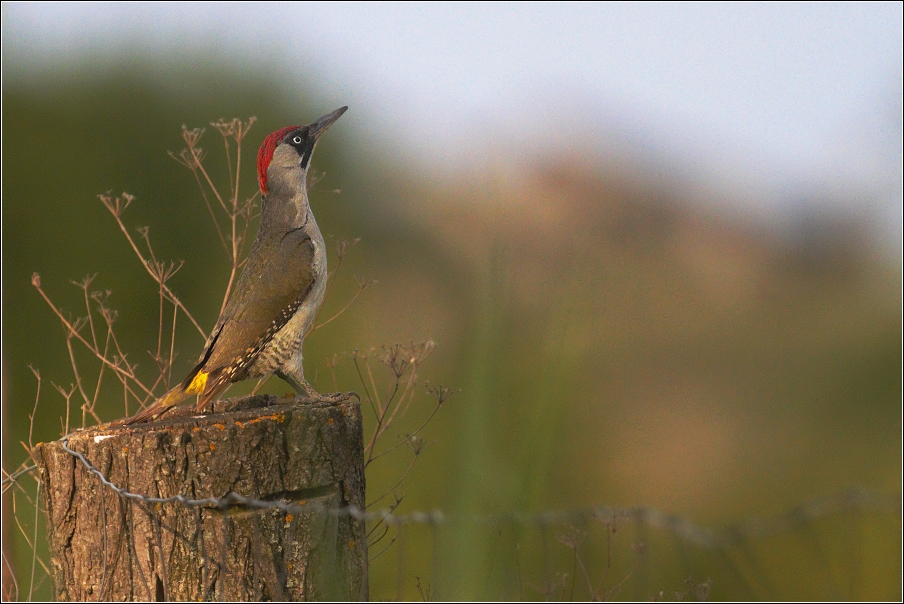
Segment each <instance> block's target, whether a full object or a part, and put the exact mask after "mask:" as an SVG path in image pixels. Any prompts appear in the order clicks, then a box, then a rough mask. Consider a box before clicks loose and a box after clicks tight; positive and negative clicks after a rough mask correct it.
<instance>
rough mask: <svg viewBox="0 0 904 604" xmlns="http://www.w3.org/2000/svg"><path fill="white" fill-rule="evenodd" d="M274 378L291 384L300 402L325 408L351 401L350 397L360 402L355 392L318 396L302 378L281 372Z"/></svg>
mask: <svg viewBox="0 0 904 604" xmlns="http://www.w3.org/2000/svg"><path fill="white" fill-rule="evenodd" d="M276 376H277V377H279V378H281V379H283V380H285V381H286V382H288V383H289V384H291V385H292V387H293V388H295V391H296V392H298V394H299V397H300V398H301V399H302V400H304V401H305V402H311V403H314V404H315V405H317V406H324V407H327V406H330V405H338V404H340V403H345V402H347V401H349V400H351V399H352V397H354V398H355V399H356V400H357V401H358V402H361V397H360V396H358V393H357V392H331V393H329V394H320V393H319V392H317V391H316V390H314V387H313V386H311V385H310V384H309V383H308V381H307V380H306V379H304V378H303V377H302V378H301V379H298V378H296V377H295V376H293V375H290V374H288V373H285V372H282V371H277V372H276Z"/></svg>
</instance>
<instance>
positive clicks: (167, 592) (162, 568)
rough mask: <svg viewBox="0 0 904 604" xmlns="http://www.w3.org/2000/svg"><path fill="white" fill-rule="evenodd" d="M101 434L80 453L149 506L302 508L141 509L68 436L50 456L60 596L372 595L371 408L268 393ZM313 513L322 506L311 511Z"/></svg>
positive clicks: (40, 457) (84, 441) (41, 449)
mask: <svg viewBox="0 0 904 604" xmlns="http://www.w3.org/2000/svg"><path fill="white" fill-rule="evenodd" d="M214 405H215V407H216V408H215V409H214V411H215V413H213V414H211V415H205V416H200V417H198V416H196V414H195V413H194V410H193V409H178V410H175V411H174V412H172V415H173V416H172V417H170V416H165V419H163V420H161V421H157V422H153V423H150V424H139V425H134V426H116V427H112V428H110V427H107V428H106V429H105V428H104V427H103V426H102V427H99V428H92V429H87V430H82V431H79V432H77V433H75V434H73V435H70V436H69V438H68V446H69V448H70V449H72V450H74V451H78V452H80V453H82V454H83V455H84V456H85V457H86V458H87V460H88V461H89V462H90V463H91V464H92V465H93V466H94V467H95V468H97V469H98V470H99V471H100V472H101V473H103V475H104V476H105V477H106V478H107V479H108V480H110V481H111V482H113V483H114V484H115V485H116V486H117V487H119V488H120V489H122V490H124V491H128V492H131V493H140V494H142V495H144V496H147V497H156V498H167V497H171V496H174V495H182V496H183V497H185V498H188V499H205V498H208V497H214V498H218V499H221V498H225V497H226V496H227V495H229V494H230V493H235V494H238V495H241V496H244V497H247V498H250V499H255V500H260V501H265V502H285V503H290V504H294V505H297V506H301V507H300V508H299V509H298V510H292V511H283V510H280V509H275V508H269V509H255V507H253V506H249V505H240V504H236V503H232V504H229V505H221V506H220V507H213V506H209V505H208V506H191V505H186V504H184V503H182V502H171V503H156V504H154V503H148V502H144V501H133V500H130V499H127V498H125V497H123V496H121V495H120V494H118V493H116V492H115V491H114V490H113V489H111V488H109V487H107V486H104V485H102V484H101V481H100V479H99V478H98V477H97V476H96V475H95V474H93V473H90V472H89V471H88V470H87V469H86V468H85V466H84V465H83V463H82V462H81V461H80V460H78V459H77V458H76V457H74V456H73V455H71V454H70V453H68V452H67V451H65V450H64V449H63V443H62V441H56V442H52V443H45V444H41V445H39V446H38V447H36V450H35V460H36V462H37V464H38V467H39V472H40V479H41V485H42V492H41V502H42V504H43V508H44V512H45V514H46V517H47V530H48V536H49V541H50V548H51V556H52V573H53V578H54V582H55V584H56V596H57V599H59V600H76V601H84V600H145V601H147V600H155V601H161V600H195V601H200V600H237V601H250V600H254V601H260V600H289V601H298V600H323V599H331V600H332V599H339V600H365V599H367V597H368V586H367V545H366V539H365V527H364V521H363V520H360V519H357V518H355V517H354V515H351V514H349V513H348V510H347V508H349V506H354V508H355V509H357V510H363V509H364V486H365V483H364V458H363V435H362V424H361V410H360V405H359V404H358V403H357V402H355V401H349V402H346V403H342V404H337V405H331V406H317V405H311V404H305V403H303V402H300V401H298V400H296V399H278V398H277V397H275V396H270V395H259V396H249V397H242V398H238V399H232V400H226V401H217V402H216V403H215V404H214ZM308 510H310V511H308Z"/></svg>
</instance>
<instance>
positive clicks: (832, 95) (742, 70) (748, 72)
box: [2, 2, 904, 247]
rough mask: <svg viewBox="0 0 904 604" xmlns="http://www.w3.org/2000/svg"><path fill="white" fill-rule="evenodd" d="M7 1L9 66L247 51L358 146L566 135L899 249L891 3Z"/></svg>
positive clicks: (456, 148)
mask: <svg viewBox="0 0 904 604" xmlns="http://www.w3.org/2000/svg"><path fill="white" fill-rule="evenodd" d="M2 14H3V57H4V64H5V66H9V65H22V64H23V63H26V62H34V63H37V64H39V65H43V66H44V67H45V68H49V69H60V70H62V71H65V69H66V68H67V66H71V65H73V64H74V63H76V62H78V61H79V60H82V59H84V58H85V57H90V58H91V59H92V60H97V59H98V58H101V59H105V60H109V59H106V58H107V57H115V56H116V55H117V54H119V53H121V52H122V51H123V49H130V50H132V51H134V52H136V53H139V54H150V55H151V56H154V55H165V56H169V57H172V56H173V55H177V56H179V57H183V58H184V57H189V59H188V60H191V59H190V57H192V56H198V57H204V58H205V59H209V57H210V56H211V54H213V55H216V56H221V57H222V58H223V60H224V61H226V62H228V63H229V64H234V65H236V68H237V69H239V68H243V69H247V68H248V66H246V65H242V62H243V61H245V60H248V61H249V62H250V65H251V66H253V67H254V68H257V69H260V68H262V67H263V66H266V65H272V66H273V67H274V68H275V71H274V78H281V79H284V80H286V81H284V82H282V84H284V85H285V86H286V87H287V88H288V89H292V82H291V80H294V79H297V80H298V82H297V84H296V86H298V87H300V86H302V85H305V86H307V87H308V89H306V90H305V91H304V92H305V93H307V94H309V95H310V94H311V91H310V90H309V87H310V86H315V87H316V88H317V90H316V91H315V92H314V96H315V98H316V99H317V100H318V102H319V103H322V104H323V109H324V111H326V110H330V109H333V108H334V106H338V105H340V104H348V105H350V106H352V108H353V109H354V112H349V117H352V116H354V117H353V120H354V121H355V122H356V125H357V130H356V131H357V132H359V133H362V134H363V135H366V138H368V139H369V143H370V144H369V145H368V146H369V147H371V148H372V149H373V150H377V151H379V150H380V148H381V143H382V141H384V140H386V137H387V136H392V137H397V138H394V140H393V144H392V145H391V147H392V148H393V149H398V148H402V147H403V148H405V149H406V150H407V151H406V152H405V158H406V159H408V160H410V161H411V162H414V163H415V164H426V165H427V167H431V168H437V167H439V168H444V169H448V168H450V167H451V168H453V171H454V169H457V168H459V167H460V166H462V165H464V166H466V167H473V166H475V165H476V166H478V167H479V166H480V164H481V163H482V162H485V161H487V160H488V159H491V158H496V157H499V156H505V155H508V156H509V157H515V158H517V156H518V155H519V154H521V155H523V154H525V153H527V154H528V155H530V154H532V153H533V150H537V151H538V152H539V153H537V154H536V155H533V157H537V156H541V155H542V153H543V152H544V150H547V151H548V150H552V151H553V152H558V151H559V150H563V149H566V148H568V147H569V146H571V145H572V144H576V148H577V149H579V150H582V151H583V152H586V153H589V154H593V153H600V154H601V155H602V156H605V155H607V154H609V155H612V154H615V155H619V156H625V157H633V158H635V159H640V160H641V161H646V162H648V163H649V164H650V165H651V166H653V167H654V168H655V167H657V166H658V167H659V169H660V170H661V171H662V173H663V176H664V177H666V178H668V177H669V176H670V174H675V175H681V177H682V178H688V179H690V180H691V181H693V182H694V183H696V184H697V185H700V186H701V187H704V188H714V190H716V191H719V190H722V191H731V192H732V194H731V195H728V196H726V197H727V198H728V202H727V203H728V204H732V203H734V204H736V205H739V206H747V208H746V209H756V210H766V211H767V213H771V211H772V210H778V212H776V213H775V215H778V216H781V215H788V214H794V213H795V212H798V211H799V210H800V208H799V207H795V205H797V206H799V205H800V204H804V205H806V204H807V203H810V204H816V205H820V204H825V205H828V206H832V204H837V205H838V206H840V209H841V210H842V211H848V212H849V211H851V210H853V211H855V212H859V211H861V210H863V209H864V207H865V209H866V210H867V211H868V212H869V211H871V212H872V213H873V214H874V215H875V217H876V223H877V224H882V225H885V226H884V227H882V228H884V229H885V230H886V232H885V233H884V237H886V238H887V239H888V240H891V241H895V240H897V241H898V243H897V244H894V245H895V246H897V247H899V246H900V237H901V157H902V156H901V148H902V137H901V127H902V120H901V106H902V105H901V86H902V52H904V50H902V19H904V16H902V5H901V3H899V2H892V3H874V4H869V3H867V4H839V3H832V4H755V5H739V4H736V3H732V4H727V5H713V4H668V5H661V4H612V3H606V4H577V5H576V4H529V5H520V4H517V5H512V4H463V5H462V4H427V5H421V4H374V3H368V4H340V3H329V4H296V3H285V4H283V3H274V4H241V3H230V4H216V3H212V4H206V3H205V4H194V3H191V4H141V3H129V4H94V3H92V4H78V3H65V4H55V3H42V4H33V3H9V2H4V3H3V5H2ZM296 76H297V78H296ZM295 89H296V90H300V88H297V87H296V88H295ZM309 117H311V116H300V117H299V119H308V118H309ZM175 119H176V121H178V119H179V118H178V116H177V117H176V118H175ZM350 121H351V120H350ZM416 167H422V166H416ZM717 197H718V195H717ZM837 200H841V201H837ZM853 204H859V205H858V206H854V205H853ZM861 206H862V207H861Z"/></svg>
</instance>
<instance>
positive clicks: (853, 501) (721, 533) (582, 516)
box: [60, 438, 901, 549]
mask: <svg viewBox="0 0 904 604" xmlns="http://www.w3.org/2000/svg"><path fill="white" fill-rule="evenodd" d="M60 442H61V444H62V447H63V450H65V451H66V452H67V453H69V454H70V455H72V456H73V457H75V458H76V459H78V460H79V461H80V462H81V463H82V465H83V466H84V467H85V469H87V470H88V471H89V472H90V473H92V474H94V475H95V476H97V477H98V478H99V479H100V481H101V482H102V483H103V484H104V485H105V486H106V487H108V488H109V489H111V490H112V491H113V492H115V493H116V494H117V495H119V496H120V497H122V498H124V499H130V500H133V501H140V502H142V503H145V504H169V503H179V504H181V505H185V506H188V507H214V508H218V509H225V508H228V507H231V506H236V505H240V506H245V507H248V508H252V509H278V510H280V511H282V512H285V513H289V514H298V513H309V512H312V511H315V512H322V513H327V514H330V515H333V516H350V517H352V518H355V519H356V520H362V521H365V522H371V521H382V522H384V523H386V524H388V525H408V524H423V525H440V524H447V523H455V522H462V521H466V522H467V521H470V522H474V523H476V524H491V525H494V526H499V525H506V524H508V525H531V524H533V525H537V526H549V525H555V524H584V523H586V522H588V521H590V520H597V521H600V522H603V523H616V524H617V523H621V522H626V521H632V522H635V523H638V524H642V525H646V526H649V527H651V528H657V529H661V530H665V531H668V532H670V533H672V534H674V535H675V536H677V537H678V538H680V539H682V540H684V541H686V542H688V543H690V544H693V545H696V546H698V547H702V548H707V549H717V548H725V547H728V546H731V545H734V544H737V543H739V542H741V541H744V540H746V539H750V538H756V539H763V538H766V537H769V536H770V535H775V534H778V533H782V532H787V531H789V530H794V529H796V528H800V527H802V526H805V525H806V524H807V523H809V522H813V521H815V520H818V519H820V518H825V517H828V516H833V515H836V514H840V513H843V512H845V511H850V510H857V511H873V512H890V511H897V512H898V513H900V512H901V498H900V497H898V496H893V495H888V494H883V493H877V492H874V491H871V490H868V489H862V488H856V489H848V490H846V491H843V492H841V493H837V494H835V495H831V496H828V497H821V498H818V499H814V500H811V501H809V502H806V503H803V504H801V505H798V506H795V507H794V508H792V509H790V510H788V511H787V512H784V513H782V514H779V515H776V516H772V517H770V518H749V519H745V520H742V521H740V522H737V523H734V524H732V525H729V526H726V527H723V528H716V529H713V528H706V527H701V526H698V525H696V524H694V523H692V522H690V521H689V520H687V519H686V518H683V517H681V516H678V515H675V514H667V513H665V512H662V511H660V510H657V509H655V508H649V507H640V506H635V507H631V508H616V507H609V506H596V507H589V508H583V509H576V510H564V511H556V510H547V511H543V512H535V513H530V512H510V513H504V514H473V515H466V516H457V515H454V514H453V515H450V514H446V513H443V512H442V511H439V510H434V511H430V512H424V511H415V512H409V513H407V514H395V513H393V511H392V510H391V509H389V508H383V509H381V510H378V511H372V512H369V511H366V510H362V509H360V508H358V507H356V506H345V507H338V508H337V507H330V506H326V505H323V504H321V503H319V502H316V501H306V502H302V503H294V502H286V501H264V500H261V499H254V498H251V497H246V496H244V495H240V494H238V493H234V492H230V493H228V494H226V495H225V496H224V497H207V498H204V499H192V498H188V497H184V496H182V495H174V496H171V497H163V498H161V497H149V496H147V495H142V494H140V493H132V492H130V491H127V490H125V489H123V488H121V487H119V486H117V485H116V484H114V483H113V482H111V481H110V480H109V479H108V478H107V477H106V476H105V475H104V474H103V472H101V471H100V470H99V469H97V468H96V467H95V466H94V465H93V464H92V463H91V462H90V461H88V459H87V458H86V457H85V456H84V455H83V454H82V453H80V452H78V451H75V450H73V449H71V448H69V446H68V445H69V439H68V438H64V439H62V440H61V441H60Z"/></svg>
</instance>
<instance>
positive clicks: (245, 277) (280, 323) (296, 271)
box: [125, 107, 348, 424]
mask: <svg viewBox="0 0 904 604" xmlns="http://www.w3.org/2000/svg"><path fill="white" fill-rule="evenodd" d="M347 109H348V107H342V108H340V109H337V110H336V111H333V112H332V113H330V114H328V115H325V116H323V117H322V118H320V119H319V120H317V121H315V122H314V123H312V124H310V125H308V126H289V127H288V128H283V129H281V130H277V131H276V132H274V133H273V134H271V135H269V136H268V137H267V138H265V139H264V143H263V144H262V145H261V148H260V151H258V154H257V171H258V181H259V183H260V188H261V222H260V228H259V230H258V232H257V237H256V238H255V240H254V243H253V244H252V246H251V251H250V252H249V253H248V258H247V259H246V260H245V266H244V268H243V270H242V275H241V276H240V277H239V280H238V282H236V284H235V289H234V290H233V292H232V295H231V296H230V297H229V301H228V302H227V303H226V307H225V308H224V309H223V313H222V314H221V315H220V318H219V319H217V323H216V326H215V327H214V328H213V331H212V332H211V334H210V337H209V338H208V340H207V344H206V345H205V346H204V353H203V354H202V355H201V360H200V362H199V363H198V364H197V365H196V366H195V368H194V369H192V370H191V372H190V373H189V374H188V376H187V377H186V378H185V379H184V380H183V381H182V382H181V383H180V384H179V385H178V386H176V387H175V388H173V389H172V390H170V391H169V392H167V393H166V394H165V395H163V396H162V397H161V398H159V399H157V401H155V402H154V403H152V404H151V405H149V406H148V407H147V408H145V409H143V410H142V411H140V412H139V413H137V414H136V415H135V416H133V417H131V418H129V419H128V420H126V422H125V423H126V424H134V423H137V422H143V421H147V420H149V419H151V418H154V417H157V416H159V415H160V414H161V413H163V412H164V411H166V410H167V409H169V408H170V407H172V406H173V405H175V404H177V403H179V402H181V401H183V400H185V399H186V398H188V397H189V396H191V395H194V394H197V395H198V406H197V408H198V410H200V409H201V408H202V407H203V406H204V405H205V404H206V403H207V402H208V401H210V400H211V399H213V398H214V397H216V396H217V395H218V394H220V393H221V392H222V391H223V390H225V389H226V387H227V386H229V384H231V383H233V382H238V381H241V380H244V379H247V378H260V377H265V376H268V375H272V374H275V375H277V376H278V377H280V378H282V379H283V380H285V381H286V382H288V383H289V384H291V385H292V387H293V388H294V389H295V390H296V391H297V392H298V393H299V394H301V395H304V396H305V397H307V398H310V399H314V400H318V401H324V402H336V401H339V400H345V399H346V398H347V396H346V395H342V394H335V395H321V394H319V393H317V392H316V391H315V390H314V389H313V388H312V387H311V386H310V384H308V382H307V380H305V378H304V367H303V366H302V354H301V348H302V344H303V343H304V338H305V335H306V334H307V332H308V330H309V329H310V328H311V324H312V322H313V321H314V318H315V317H316V316H317V312H318V310H319V309H320V305H321V304H322V303H323V296H324V293H325V292H326V276H327V271H326V249H325V247H324V243H323V235H321V234H320V229H319V228H317V222H316V221H315V220H314V214H313V213H312V212H311V206H310V203H309V202H308V191H307V174H308V167H309V166H310V164H311V154H312V153H313V152H314V147H315V146H316V145H317V140H318V139H319V138H320V136H321V135H322V134H323V133H324V132H326V130H327V128H329V127H330V125H332V123H333V122H335V121H336V120H337V119H339V116H341V115H342V114H343V113H345V111H346V110H347Z"/></svg>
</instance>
